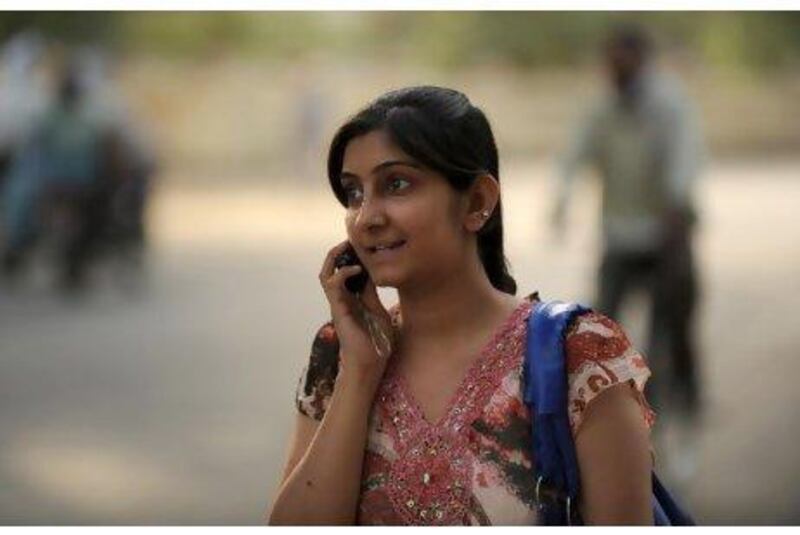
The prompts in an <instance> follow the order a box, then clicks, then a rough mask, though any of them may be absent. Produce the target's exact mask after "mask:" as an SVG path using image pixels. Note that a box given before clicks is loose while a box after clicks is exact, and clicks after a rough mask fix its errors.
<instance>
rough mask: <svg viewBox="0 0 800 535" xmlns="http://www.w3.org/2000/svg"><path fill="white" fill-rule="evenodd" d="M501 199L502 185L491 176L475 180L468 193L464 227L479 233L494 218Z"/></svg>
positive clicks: (486, 175) (483, 176)
mask: <svg viewBox="0 0 800 535" xmlns="http://www.w3.org/2000/svg"><path fill="white" fill-rule="evenodd" d="M499 199H500V184H499V183H498V182H497V179H496V178H495V177H493V176H492V175H490V174H485V175H481V176H479V177H478V178H476V179H475V181H474V182H473V183H472V185H471V186H470V188H469V190H468V191H467V198H466V213H465V214H464V227H465V228H466V229H467V230H468V231H470V232H478V231H479V230H480V229H481V228H483V226H484V225H485V224H486V222H487V221H488V220H489V218H490V217H491V216H492V213H493V212H494V209H495V207H496V206H497V201H498V200H499Z"/></svg>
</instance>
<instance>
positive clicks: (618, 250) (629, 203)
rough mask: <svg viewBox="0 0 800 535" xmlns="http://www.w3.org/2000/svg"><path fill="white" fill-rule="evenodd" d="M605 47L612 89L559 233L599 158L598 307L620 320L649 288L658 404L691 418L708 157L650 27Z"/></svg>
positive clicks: (562, 209)
mask: <svg viewBox="0 0 800 535" xmlns="http://www.w3.org/2000/svg"><path fill="white" fill-rule="evenodd" d="M605 46H606V48H605V51H604V52H605V62H606V68H607V73H608V76H609V79H610V82H611V84H610V85H611V91H609V92H608V94H607V95H606V96H605V97H604V98H603V99H602V100H601V101H600V102H598V103H597V104H596V105H595V106H594V107H593V108H592V109H591V110H590V112H589V113H588V114H587V116H586V117H585V118H584V120H583V122H582V123H581V124H580V125H579V128H578V130H577V132H576V133H575V135H574V137H573V138H572V140H571V143H570V146H569V149H568V150H567V151H566V153H565V154H564V157H563V159H562V161H561V165H560V173H559V176H558V190H557V191H558V193H557V197H556V203H555V206H554V210H553V214H552V223H553V225H554V228H555V230H556V231H557V232H558V233H559V235H560V234H561V233H562V232H563V228H564V225H565V214H566V207H567V202H568V199H569V194H570V190H571V188H570V186H571V183H572V182H573V179H574V177H575V175H576V172H577V171H578V169H579V167H580V166H581V165H582V164H591V165H592V166H593V167H594V168H595V170H596V171H597V173H598V175H599V177H600V180H601V182H602V236H603V252H602V260H601V262H600V269H599V280H598V295H597V298H596V299H597V301H596V303H595V306H596V308H597V309H598V310H599V311H601V312H603V313H604V314H607V315H609V316H612V317H617V316H618V313H619V310H620V306H621V304H622V302H623V300H624V298H625V297H626V295H628V294H629V292H630V291H631V290H633V289H635V288H636V287H643V288H644V289H645V290H646V292H647V295H648V299H649V300H650V302H651V303H652V313H651V317H650V333H649V338H650V339H649V342H648V353H647V356H648V358H649V360H650V364H651V367H653V368H654V378H653V380H652V382H651V387H650V392H649V393H648V394H649V397H650V398H651V400H652V402H653V404H654V405H655V406H656V407H658V406H659V405H661V404H662V402H665V401H667V402H669V405H670V406H671V407H674V408H679V409H683V411H685V414H687V415H690V416H691V415H694V414H696V412H697V409H698V406H699V391H698V389H699V381H698V372H697V354H696V349H695V344H694V339H693V317H694V311H695V304H696V302H697V281H696V275H695V266H694V261H693V258H692V244H691V237H692V227H693V225H694V223H695V220H696V214H695V207H694V202H693V198H692V197H693V196H692V188H693V183H694V181H695V179H696V177H697V174H698V169H699V164H700V153H701V145H700V133H699V130H698V126H697V124H696V122H695V121H696V113H695V112H694V110H693V109H692V106H691V104H690V102H689V101H688V99H687V97H686V96H685V95H684V93H683V91H682V89H681V87H680V85H679V84H678V82H677V80H674V79H672V78H670V77H668V76H667V75H666V74H665V73H663V72H661V71H659V70H658V69H657V68H656V66H655V65H654V64H653V61H652V46H651V42H650V40H649V38H648V36H647V35H646V34H645V33H644V32H643V31H642V30H641V29H639V28H636V27H625V28H619V29H617V30H616V31H614V32H613V33H612V34H611V36H610V38H609V39H608V41H607V43H606V45H605Z"/></svg>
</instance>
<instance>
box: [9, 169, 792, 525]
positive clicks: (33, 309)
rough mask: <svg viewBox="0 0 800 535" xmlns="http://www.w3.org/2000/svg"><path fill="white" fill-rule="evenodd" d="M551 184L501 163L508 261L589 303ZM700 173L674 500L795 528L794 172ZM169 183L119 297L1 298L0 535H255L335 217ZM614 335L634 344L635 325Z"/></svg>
mask: <svg viewBox="0 0 800 535" xmlns="http://www.w3.org/2000/svg"><path fill="white" fill-rule="evenodd" d="M549 171H550V168H549V167H548V166H545V165H540V164H525V163H515V162H510V163H509V164H506V166H505V170H504V173H505V174H504V176H503V179H502V182H503V184H504V193H503V195H504V204H505V206H504V210H505V213H506V221H505V225H506V235H507V248H508V257H509V259H510V261H511V264H512V268H513V271H514V274H515V276H516V278H517V281H518V283H519V287H520V288H521V290H522V291H524V292H529V291H532V290H534V289H538V290H540V291H541V292H542V294H543V296H545V297H559V298H562V299H583V300H586V299H589V298H590V297H591V293H592V284H593V278H594V277H593V275H594V262H595V254H596V251H597V243H596V238H597V234H596V232H595V224H594V222H595V221H596V215H597V203H596V200H595V196H594V195H592V193H593V189H592V186H591V184H590V183H586V184H584V185H583V186H582V188H583V191H581V192H580V195H579V196H578V198H577V199H576V200H577V204H576V205H574V206H573V208H574V209H573V211H572V219H573V221H572V222H573V225H572V226H571V233H570V234H569V235H568V240H567V243H565V244H563V245H562V246H555V245H554V244H553V242H552V240H551V239H550V236H549V234H548V232H547V228H546V227H545V222H546V219H547V217H546V216H547V214H546V208H547V205H546V203H545V201H546V200H547V199H549V193H550V184H549V182H548V181H547V180H546V179H547V178H549V176H548V175H549ZM705 178H706V180H705V182H704V183H703V186H702V191H701V196H700V198H701V204H702V207H703V210H704V212H703V222H702V228H701V233H700V239H699V250H698V253H699V255H698V256H699V259H700V265H701V268H702V280H703V295H704V300H703V303H702V311H701V316H702V325H701V334H702V347H703V350H704V356H705V357H706V360H705V362H704V365H703V371H704V372H705V376H706V378H707V386H708V390H707V398H708V399H709V401H710V406H709V412H708V415H707V418H706V419H705V421H704V427H703V430H702V432H700V433H699V434H697V435H696V436H695V437H694V438H695V439H696V441H697V448H698V459H697V462H698V471H697V473H696V474H695V476H694V478H693V479H692V480H691V481H690V482H689V484H688V486H687V490H686V493H685V494H684V497H685V498H686V499H687V500H688V501H689V502H690V508H691V509H692V510H693V511H694V512H695V514H696V516H697V518H698V520H700V521H701V522H703V523H711V524H731V523H747V524H751V523H752V524H762V523H763V524H775V523H795V524H796V523H800V505H798V504H800V485H799V484H798V483H800V452H799V450H798V448H797V445H796V444H797V442H798V439H800V418H797V416H796V415H795V414H794V408H795V407H796V406H798V402H800V393H798V390H797V388H796V386H795V382H796V377H797V375H798V373H800V358H798V357H800V350H799V348H800V331H798V328H797V323H798V322H797V316H796V314H797V311H798V310H800V292H798V288H797V284H798V282H797V281H798V273H800V211H798V208H800V205H799V204H798V202H800V180H798V178H800V161H787V162H774V161H770V162H768V163H764V162H762V163H758V162H735V163H734V162H730V163H725V164H717V165H716V166H714V167H712V168H711V169H709V172H708V173H707V174H706V176H705ZM178 182H179V181H177V180H176V181H172V182H171V181H170V180H169V179H167V180H166V181H165V187H163V188H162V189H161V190H160V191H158V192H157V197H156V199H155V204H154V207H153V214H152V215H153V217H152V223H153V229H154V230H153V232H154V236H153V238H154V241H153V249H152V254H151V256H150V258H149V261H148V263H147V269H146V271H145V274H144V276H143V277H142V279H141V280H138V281H136V280H135V279H134V281H133V282H137V284H135V285H133V286H132V285H131V282H132V281H131V279H130V278H128V277H122V276H121V275H120V274H119V273H117V271H115V270H114V269H111V268H112V266H105V268H104V269H102V270H99V271H98V273H97V274H96V275H97V277H96V281H95V282H96V285H95V286H96V291H94V292H92V293H91V294H90V295H88V296H86V298H84V299H81V300H78V301H73V300H65V299H62V298H59V297H58V296H57V295H54V294H53V293H52V292H51V291H50V287H49V284H48V278H47V273H46V272H41V270H40V272H39V273H37V274H35V276H34V277H33V279H32V280H31V281H30V284H28V285H25V286H22V287H19V288H16V289H15V290H14V291H13V292H10V291H8V290H7V289H5V288H1V289H0V524H76V523H79V524H256V523H259V522H260V520H261V515H262V513H263V511H264V508H265V506H266V504H267V503H268V502H269V501H270V500H271V497H272V495H273V493H274V491H275V487H276V483H277V478H278V476H279V473H280V470H281V467H282V464H283V459H284V452H285V445H286V441H287V439H288V435H289V431H290V423H291V421H292V418H293V413H294V406H293V392H294V389H295V386H296V383H297V379H298V376H299V373H300V370H301V368H302V366H303V364H304V362H305V360H306V359H307V356H308V350H309V344H310V341H311V337H312V336H313V333H314V332H315V330H316V328H317V327H318V326H319V325H320V324H321V323H322V322H323V321H325V319H326V314H327V306H326V303H325V301H324V297H323V295H322V293H321V291H320V290H319V289H318V287H317V281H316V274H317V271H318V269H319V265H320V263H321V261H322V259H323V257H324V255H325V252H326V251H327V249H328V248H329V247H330V246H331V245H332V244H334V243H335V242H337V241H339V240H340V239H342V238H343V236H344V234H343V227H342V222H341V215H342V214H341V211H340V208H339V207H338V205H337V204H336V203H335V202H334V200H333V197H332V196H331V195H330V194H329V193H328V191H327V190H325V189H322V188H320V189H318V190H311V189H308V188H306V189H291V188H288V187H286V186H275V187H267V186H258V185H254V184H256V183H257V181H254V180H250V181H248V182H247V184H249V185H246V186H245V185H241V186H236V185H231V182H229V181H228V180H227V179H226V180H225V184H224V185H220V186H214V187H206V188H202V189H201V188H197V187H191V188H190V187H186V186H181V187H179V186H177V185H176V184H177V183H178ZM264 182H266V180H265V181H264ZM171 183H172V185H170V184H171ZM383 296H384V297H386V298H387V300H391V299H392V298H393V294H392V293H391V292H385V293H383ZM622 321H623V322H624V324H625V325H626V327H627V328H628V329H629V330H630V333H631V335H632V338H633V339H634V341H635V342H637V343H638V344H640V345H641V342H642V339H641V327H642V322H641V321H640V318H639V317H638V316H637V315H636V313H635V312H628V313H627V314H626V315H625V316H624V317H623V318H622ZM668 454H669V452H666V455H667V456H668ZM661 455H662V452H659V458H661Z"/></svg>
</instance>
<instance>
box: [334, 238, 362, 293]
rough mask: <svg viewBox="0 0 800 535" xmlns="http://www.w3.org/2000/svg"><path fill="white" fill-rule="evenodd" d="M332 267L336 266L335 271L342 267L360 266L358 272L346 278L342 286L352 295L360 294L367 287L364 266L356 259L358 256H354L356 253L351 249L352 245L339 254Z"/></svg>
mask: <svg viewBox="0 0 800 535" xmlns="http://www.w3.org/2000/svg"><path fill="white" fill-rule="evenodd" d="M334 265H335V266H336V269H339V268H342V267H344V266H355V265H358V266H361V271H360V272H358V273H356V274H355V275H351V276H350V277H347V280H345V281H344V286H345V288H347V289H348V291H350V293H354V294H358V293H361V292H362V291H363V290H364V287H365V286H366V285H367V280H368V279H369V274H368V273H367V270H366V268H365V267H364V264H362V263H361V260H360V259H359V258H358V255H356V251H355V249H353V246H352V245H350V244H348V246H347V249H345V251H344V252H343V253H340V254H339V256H337V257H336V260H335V261H334Z"/></svg>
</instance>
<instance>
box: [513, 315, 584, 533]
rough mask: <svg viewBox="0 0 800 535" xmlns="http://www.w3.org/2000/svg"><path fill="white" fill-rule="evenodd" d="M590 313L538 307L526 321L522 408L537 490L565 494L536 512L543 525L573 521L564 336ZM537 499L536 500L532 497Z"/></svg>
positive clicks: (575, 483)
mask: <svg viewBox="0 0 800 535" xmlns="http://www.w3.org/2000/svg"><path fill="white" fill-rule="evenodd" d="M589 311H590V309H589V308H587V307H584V306H582V305H579V304H575V303H563V302H560V301H547V302H541V303H538V304H537V305H536V306H535V308H534V309H533V311H532V312H531V314H530V316H529V318H528V331H527V351H526V356H525V362H524V365H523V376H524V382H525V388H524V391H523V397H524V401H525V404H526V405H527V406H528V407H529V408H530V409H531V425H532V428H533V429H532V430H533V434H532V437H533V450H534V451H533V453H534V459H535V462H536V473H537V474H538V478H539V479H538V480H537V488H539V486H540V485H541V484H542V483H544V484H546V485H548V486H550V487H555V489H557V490H560V491H563V492H564V493H566V499H567V503H565V504H560V503H552V504H549V505H548V506H543V505H542V504H541V503H540V506H539V511H540V514H541V516H542V520H543V523H544V524H549V525H562V524H565V523H572V522H573V521H574V520H575V519H577V516H576V513H577V510H574V511H573V510H571V509H576V508H571V507H570V506H571V504H575V503H576V502H577V498H578V493H579V485H580V480H579V474H578V462H577V457H576V454H575V444H574V442H573V440H572V431H571V429H570V425H569V414H568V413H567V370H566V359H565V358H564V331H565V330H566V328H567V326H568V325H569V323H570V322H571V321H572V319H573V318H574V317H576V316H577V315H579V314H583V313H585V312H589ZM537 498H538V497H537Z"/></svg>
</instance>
